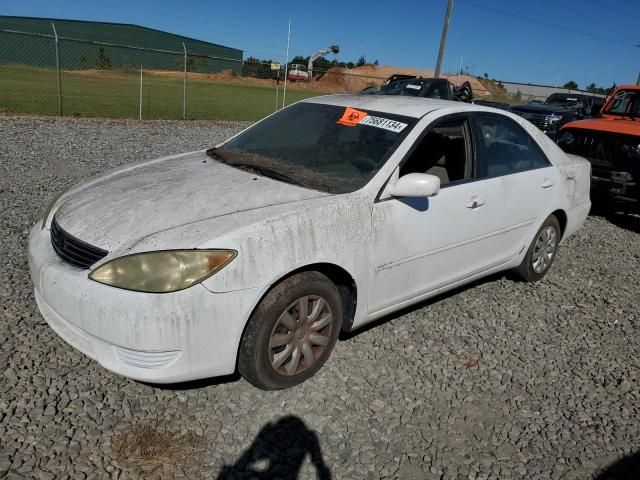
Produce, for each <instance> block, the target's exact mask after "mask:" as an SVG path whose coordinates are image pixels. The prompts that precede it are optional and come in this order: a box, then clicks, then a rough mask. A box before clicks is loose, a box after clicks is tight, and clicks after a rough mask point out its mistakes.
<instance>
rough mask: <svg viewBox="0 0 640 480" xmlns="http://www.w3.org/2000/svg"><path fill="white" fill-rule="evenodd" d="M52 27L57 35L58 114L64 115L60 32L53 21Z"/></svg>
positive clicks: (55, 35)
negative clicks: (59, 44)
mask: <svg viewBox="0 0 640 480" xmlns="http://www.w3.org/2000/svg"><path fill="white" fill-rule="evenodd" d="M51 28H53V35H54V37H55V44H56V74H57V76H58V115H59V116H62V85H61V83H60V51H59V48H58V32H56V26H55V25H54V23H53V22H51Z"/></svg>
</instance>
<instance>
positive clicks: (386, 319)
mask: <svg viewBox="0 0 640 480" xmlns="http://www.w3.org/2000/svg"><path fill="white" fill-rule="evenodd" d="M501 278H508V279H510V280H512V281H514V282H518V281H520V279H519V278H517V277H516V275H515V274H513V273H511V272H498V273H494V274H492V275H489V276H487V277H483V278H479V279H478V280H475V281H474V282H471V283H467V284H465V285H462V286H460V287H457V288H454V289H453V290H449V291H447V292H444V293H441V294H440V295H436V296H435V297H431V298H428V299H426V300H423V301H421V302H418V303H414V304H412V305H409V306H408V307H405V308H403V309H401V310H397V311H395V312H393V313H390V314H389V315H385V316H384V317H382V318H379V319H378V320H374V321H373V322H371V323H367V324H366V325H364V326H362V327H360V328H356V329H355V330H353V331H351V332H340V337H339V338H340V340H341V341H348V340H350V339H352V338H354V337H357V336H358V335H361V334H363V333H365V332H368V331H369V330H372V329H374V328H376V327H379V326H380V325H383V324H385V323H387V322H390V321H392V320H395V319H396V318H399V317H402V316H404V315H406V314H408V313H410V312H413V311H415V310H420V309H421V308H425V307H427V306H429V305H433V304H435V303H438V302H441V301H442V300H446V299H447V298H450V297H455V296H456V295H458V294H459V293H461V292H464V291H465V290H469V289H472V288H475V287H478V286H480V285H484V284H485V283H491V282H495V281H496V280H499V279H501Z"/></svg>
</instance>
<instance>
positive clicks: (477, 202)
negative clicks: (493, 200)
mask: <svg viewBox="0 0 640 480" xmlns="http://www.w3.org/2000/svg"><path fill="white" fill-rule="evenodd" d="M485 203H487V201H486V200H482V199H480V198H479V197H478V196H477V195H474V196H473V197H471V201H470V202H469V203H467V208H471V209H475V208H478V207H481V206H482V205H484V204H485Z"/></svg>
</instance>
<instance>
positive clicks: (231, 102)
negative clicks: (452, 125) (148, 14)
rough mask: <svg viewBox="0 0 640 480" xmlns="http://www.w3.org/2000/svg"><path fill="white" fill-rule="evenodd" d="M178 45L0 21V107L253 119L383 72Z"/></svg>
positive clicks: (486, 90) (491, 86) (503, 93)
mask: <svg viewBox="0 0 640 480" xmlns="http://www.w3.org/2000/svg"><path fill="white" fill-rule="evenodd" d="M181 47H182V48H180V49H175V50H167V49H153V48H148V47H136V46H131V45H126V46H125V45H118V44H113V43H107V42H100V41H89V40H83V39H79V38H69V37H67V36H61V35H58V33H57V32H56V29H55V24H54V23H52V24H51V33H50V34H47V33H42V32H41V33H26V32H21V31H15V30H6V29H0V112H5V113H30V114H41V115H68V116H83V117H110V118H139V119H218V120H257V119H259V118H262V117H264V116H266V115H268V114H270V113H272V112H274V111H275V110H277V109H279V108H282V107H283V106H285V105H289V104H291V103H293V102H296V101H298V100H301V99H303V98H307V97H311V96H315V95H322V94H327V93H357V92H360V91H362V90H363V89H365V88H367V87H376V86H380V85H381V84H382V83H383V82H384V80H385V79H386V78H387V76H388V74H389V72H385V71H384V69H379V68H377V67H374V66H364V67H360V68H356V69H348V68H346V67H333V68H330V69H328V70H322V69H317V68H316V69H314V70H313V75H312V78H310V79H309V78H308V79H304V78H298V80H297V81H296V80H295V79H294V77H296V75H292V74H293V73H294V72H289V71H286V72H285V70H284V66H282V65H278V64H271V63H263V62H259V61H248V60H238V59H231V58H222V57H216V56H211V55H205V54H202V53H198V52H197V51H190V50H189V48H188V47H187V46H185V45H184V44H182V45H181ZM383 72H384V73H385V74H383ZM303 73H304V72H303ZM287 74H288V75H287ZM285 77H289V78H288V79H287V80H285ZM448 78H449V80H450V81H451V82H452V83H453V84H454V85H459V84H461V83H462V82H464V81H470V82H471V83H472V87H473V91H474V94H475V96H476V98H477V99H479V100H487V101H492V102H502V103H514V102H516V101H526V100H530V99H533V98H536V99H537V98H544V97H537V96H535V95H534V94H533V93H531V94H529V95H527V96H525V95H524V94H521V95H520V94H517V93H514V91H513V89H510V91H508V90H507V88H506V87H505V85H507V86H508V85H510V83H509V82H504V83H503V82H499V81H497V80H489V79H482V78H476V77H472V76H466V75H451V76H448ZM545 88H552V87H545ZM522 89H523V90H524V89H525V87H524V86H523V87H522ZM558 91H560V90H559V89H558ZM536 92H537V93H539V89H538V91H536Z"/></svg>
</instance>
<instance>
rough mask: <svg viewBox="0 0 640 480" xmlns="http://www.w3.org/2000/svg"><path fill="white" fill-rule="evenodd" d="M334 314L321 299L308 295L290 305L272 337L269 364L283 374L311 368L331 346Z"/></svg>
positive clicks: (282, 315)
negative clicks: (328, 346)
mask: <svg viewBox="0 0 640 480" xmlns="http://www.w3.org/2000/svg"><path fill="white" fill-rule="evenodd" d="M332 329H333V312H332V311H331V307H330V306H329V303H328V302H327V301H326V300H325V299H324V298H322V297H319V296H316V295H308V296H305V297H302V298H299V299H298V300H296V301H295V302H293V303H292V304H291V305H289V306H288V307H287V308H286V309H285V311H284V312H282V314H281V315H280V318H278V321H277V322H276V324H275V326H274V327H273V330H272V331H271V337H270V338H269V361H270V362H271V366H272V367H273V369H274V370H275V371H276V372H278V373H281V374H283V375H297V374H298V373H302V372H303V371H305V370H306V369H308V368H310V367H311V366H312V365H313V364H314V363H315V362H316V361H317V360H318V358H320V356H321V355H322V353H323V352H324V350H325V348H326V347H327V345H328V344H329V339H330V338H331V333H332Z"/></svg>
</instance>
